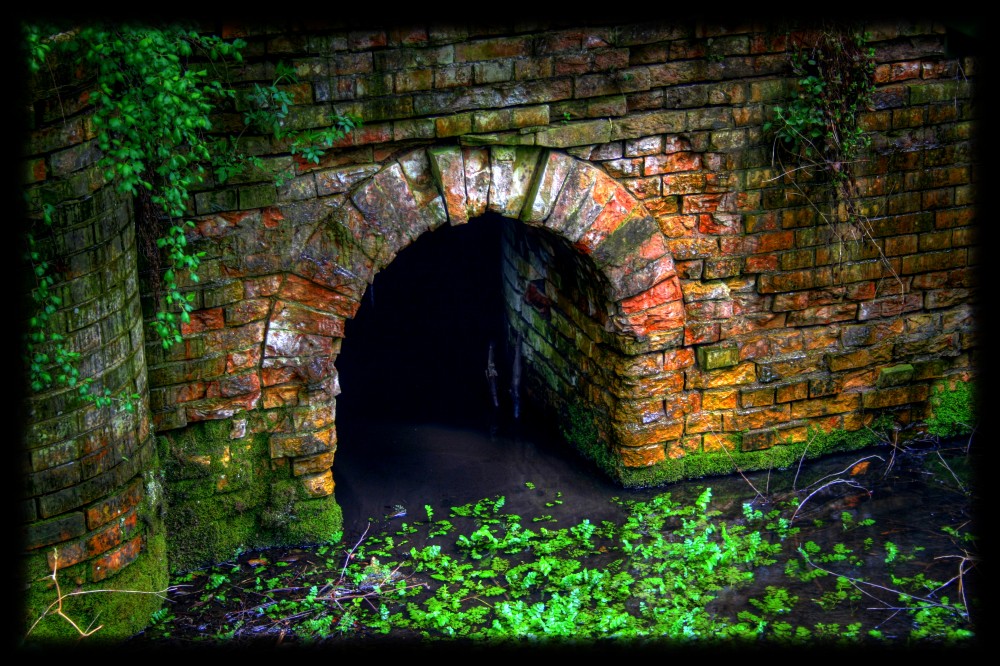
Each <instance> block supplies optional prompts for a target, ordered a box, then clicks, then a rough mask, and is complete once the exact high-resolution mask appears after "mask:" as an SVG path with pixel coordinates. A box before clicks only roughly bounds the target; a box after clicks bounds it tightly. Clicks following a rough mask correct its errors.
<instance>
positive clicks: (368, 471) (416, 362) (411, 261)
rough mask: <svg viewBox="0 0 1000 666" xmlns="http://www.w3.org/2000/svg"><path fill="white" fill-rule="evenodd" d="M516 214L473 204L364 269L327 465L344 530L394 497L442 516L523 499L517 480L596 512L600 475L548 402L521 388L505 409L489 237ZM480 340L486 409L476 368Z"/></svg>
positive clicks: (505, 362)
mask: <svg viewBox="0 0 1000 666" xmlns="http://www.w3.org/2000/svg"><path fill="white" fill-rule="evenodd" d="M518 224H520V223H519V222H516V221H512V220H509V219H507V218H503V217H500V216H496V215H486V216H483V217H480V218H476V219H474V220H472V221H470V222H469V223H468V224H465V225H459V226H454V227H450V226H446V227H441V228H439V229H437V230H435V231H433V232H430V233H426V234H424V235H423V236H421V237H420V238H418V239H417V240H416V241H415V242H414V243H413V244H412V245H410V246H408V247H407V248H405V249H403V250H401V251H400V253H399V254H398V255H397V256H396V258H395V259H394V260H393V261H392V263H391V264H390V265H389V266H387V267H386V268H385V269H384V270H382V271H381V272H380V273H379V274H378V275H377V276H376V277H375V280H374V282H373V284H372V285H370V286H369V288H368V290H367V291H366V293H365V297H364V299H363V301H362V305H361V307H360V308H359V310H358V313H357V315H356V316H355V317H354V319H352V320H350V321H348V322H347V326H346V330H345V337H344V342H343V347H342V349H341V351H340V354H339V355H338V357H337V360H336V366H337V369H338V372H339V381H340V386H341V393H340V395H339V396H338V397H337V415H336V419H337V439H338V443H337V452H336V455H335V458H334V464H333V473H334V480H335V484H336V485H335V491H334V492H335V495H336V498H337V503H338V504H339V505H340V506H341V508H342V510H343V514H344V532H345V538H346V539H348V540H352V539H355V538H358V537H359V536H360V535H362V534H363V533H365V531H366V530H367V529H368V523H369V521H370V520H374V521H379V520H383V521H387V520H388V519H387V516H389V515H391V514H392V513H394V512H395V508H394V507H395V506H396V505H401V506H404V507H405V508H406V510H407V511H408V512H409V515H410V519H413V520H419V519H422V518H423V517H424V515H425V514H424V508H423V507H424V505H428V506H431V507H432V508H433V511H435V513H436V514H437V515H447V513H448V510H449V508H450V507H452V506H457V505H459V504H464V503H467V502H474V501H477V500H479V499H482V498H484V497H491V496H494V495H497V494H505V495H506V496H507V497H508V501H509V502H510V506H512V507H517V506H521V505H522V504H523V505H524V507H525V510H527V506H528V504H525V503H526V502H530V501H532V499H531V497H532V496H531V495H529V494H528V489H527V487H526V484H525V482H526V481H534V482H544V483H546V484H551V486H552V487H554V488H559V489H560V490H561V491H565V492H566V493H567V496H573V497H575V498H576V501H577V503H578V505H579V506H580V508H581V509H582V510H588V511H591V512H593V513H594V515H600V514H601V512H602V511H607V507H606V506H604V505H605V504H606V503H607V500H606V498H607V497H608V496H609V494H610V493H612V492H613V490H614V487H613V485H612V484H611V482H610V481H609V480H608V479H607V478H605V477H604V476H603V475H601V474H599V473H598V472H597V470H596V468H594V467H593V466H592V464H591V463H590V462H589V461H587V460H585V459H583V458H582V457H581V456H579V455H578V454H577V453H576V452H575V451H574V450H572V449H571V448H570V447H568V446H567V445H566V444H565V442H564V441H563V440H562V439H561V437H560V435H559V433H558V430H557V425H556V419H555V418H554V417H553V414H552V413H551V409H547V408H545V407H543V406H541V405H533V404H531V402H530V401H529V399H528V397H527V395H524V397H522V399H521V404H520V407H521V408H520V414H519V417H518V418H515V417H514V409H513V403H514V401H513V399H512V397H511V394H510V388H511V377H512V374H513V371H512V363H513V357H514V354H513V349H512V348H511V347H510V346H509V340H508V335H507V327H508V321H507V319H506V317H507V314H506V313H507V310H506V308H505V304H504V298H505V297H504V289H503V279H504V277H503V261H504V260H503V255H502V245H503V242H504V240H503V239H504V236H505V232H509V231H510V229H509V228H507V227H508V226H509V225H518ZM507 235H508V236H509V234H507ZM491 342H492V343H493V345H494V360H495V365H496V371H497V380H496V381H497V399H498V403H499V406H498V407H494V403H493V400H492V396H491V391H490V386H489V381H488V380H487V376H486V370H487V361H488V357H489V348H490V343H491ZM524 371H525V372H528V368H524ZM536 499H537V498H536Z"/></svg>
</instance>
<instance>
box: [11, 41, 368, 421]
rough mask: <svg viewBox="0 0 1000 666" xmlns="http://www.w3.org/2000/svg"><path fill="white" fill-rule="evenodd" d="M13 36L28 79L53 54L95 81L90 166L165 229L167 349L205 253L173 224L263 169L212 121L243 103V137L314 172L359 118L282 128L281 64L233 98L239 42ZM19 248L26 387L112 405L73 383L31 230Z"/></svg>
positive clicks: (188, 308)
mask: <svg viewBox="0 0 1000 666" xmlns="http://www.w3.org/2000/svg"><path fill="white" fill-rule="evenodd" d="M22 38H23V46H24V49H25V56H26V60H27V67H28V69H29V71H31V72H33V73H37V72H40V71H41V70H42V69H43V68H44V67H45V66H46V65H47V64H48V63H49V59H50V58H53V57H55V58H58V60H59V61H60V62H62V63H64V64H68V65H69V66H70V67H72V68H73V69H78V70H80V71H83V72H86V73H89V74H91V75H93V77H94V80H93V83H92V85H91V86H90V89H89V92H88V94H89V104H90V105H91V107H92V109H93V115H92V120H91V122H92V126H93V128H94V130H95V131H96V144H97V147H98V148H99V149H100V151H101V157H100V159H99V161H98V166H99V167H100V169H101V170H102V172H103V175H104V177H105V178H106V179H107V180H109V181H112V182H113V183H114V185H115V187H116V189H117V190H118V191H119V192H121V193H123V194H126V195H130V196H136V195H140V194H141V193H145V194H144V196H148V200H149V202H150V203H151V205H152V209H153V210H154V211H155V212H151V213H148V214H152V215H153V216H154V218H155V219H140V220H139V223H140V224H143V225H153V226H159V225H160V220H161V219H163V220H167V222H166V224H165V225H164V226H163V228H164V229H165V232H164V233H163V235H162V236H160V237H159V238H157V239H156V241H155V244H156V246H157V248H159V249H160V250H161V251H162V253H163V254H164V255H165V257H166V259H167V264H166V267H165V271H164V272H163V274H162V276H161V277H160V285H159V287H160V288H156V289H155V290H156V291H157V292H161V294H162V297H163V304H164V308H163V309H162V310H160V311H159V312H157V313H156V314H155V317H154V318H153V320H152V323H151V325H152V329H153V331H154V332H155V333H156V334H157V336H158V338H159V339H160V341H161V344H162V346H163V347H164V348H165V349H168V348H170V347H171V346H172V345H174V344H176V343H178V342H180V341H181V325H182V324H185V323H188V322H189V321H190V313H191V312H192V310H193V308H194V306H193V299H194V296H193V294H190V293H188V294H185V293H183V292H182V291H181V286H180V280H181V276H182V275H186V276H187V278H188V279H189V280H190V282H192V283H197V282H198V281H199V277H198V268H199V266H200V263H201V258H202V257H203V256H204V253H203V252H198V251H194V250H193V249H192V248H191V246H190V245H189V243H188V241H187V232H188V230H189V229H191V228H192V227H193V226H194V224H193V222H191V221H190V220H187V221H184V220H183V219H182V218H183V217H184V216H185V215H186V214H188V212H189V210H190V209H191V203H190V202H191V190H192V188H195V187H198V186H201V185H203V184H204V183H205V179H206V177H207V176H208V175H210V174H214V175H215V177H216V178H217V179H218V181H219V182H225V181H226V180H227V179H229V178H232V177H233V176H235V175H237V174H239V173H242V172H244V171H246V170H248V169H251V168H254V169H259V168H262V163H261V161H260V160H259V159H258V158H254V157H250V156H247V155H246V154H244V153H242V152H241V151H240V150H239V149H238V140H237V138H234V137H227V138H225V139H220V138H218V136H217V135H213V134H212V131H213V129H214V128H213V124H212V120H211V115H212V114H213V113H215V112H216V111H218V110H219V109H220V108H223V107H224V105H227V104H237V103H244V104H245V108H246V112H245V120H246V122H247V126H248V128H249V127H251V126H253V127H254V128H257V129H261V130H264V131H266V132H267V133H271V134H273V135H274V136H275V138H278V139H287V140H288V141H289V142H290V147H289V150H290V152H291V153H292V154H293V155H300V156H301V157H302V158H303V159H305V160H307V161H310V162H313V163H318V162H319V161H320V158H321V156H322V154H323V152H324V151H325V150H326V149H328V148H330V147H332V146H333V145H334V143H335V142H336V141H337V140H339V139H341V138H343V137H344V136H345V135H346V134H347V133H348V132H350V131H351V130H353V129H355V128H356V127H358V126H359V125H360V119H359V118H356V117H353V116H348V117H339V116H338V117H335V118H332V119H331V120H330V124H329V126H328V127H325V128H315V129H310V130H307V131H302V132H296V133H291V132H289V131H287V130H286V129H285V127H284V123H285V119H286V117H287V115H288V113H289V107H290V105H291V104H292V99H291V97H290V95H289V94H288V93H287V92H286V91H285V90H283V89H281V88H280V85H281V84H286V83H295V82H296V81H297V79H296V78H295V74H294V71H293V70H291V69H290V68H288V67H286V66H284V65H281V64H280V63H279V67H278V71H277V78H276V79H275V81H274V82H273V83H272V84H271V85H269V86H262V85H260V84H254V87H253V88H252V90H251V91H250V92H249V93H248V94H247V96H246V97H245V98H244V99H239V98H238V95H237V92H236V90H235V89H234V88H233V87H232V85H230V83H229V82H228V80H227V73H228V68H229V67H230V66H231V65H232V64H234V63H240V62H242V49H243V48H244V47H245V46H246V43H245V42H244V41H243V40H241V39H234V40H232V41H226V40H224V39H222V38H220V37H218V36H215V35H210V34H204V33H201V32H198V31H196V30H194V29H190V28H188V27H185V26H184V25H181V24H176V25H170V24H168V25H156V26H152V25H143V24H140V23H125V24H105V23H92V24H84V25H76V26H73V27H71V28H70V29H67V30H60V29H59V27H56V26H51V25H43V24H40V23H39V24H31V23H29V24H23V25H22ZM274 178H275V180H276V181H280V180H281V179H282V178H284V176H283V175H280V174H274ZM38 212H39V214H40V217H41V218H42V219H43V220H44V221H45V224H46V226H47V227H50V226H51V223H52V217H53V214H54V213H55V212H56V211H55V206H53V205H52V204H44V205H43V206H42V208H41V210H40V211H38ZM27 240H28V260H29V262H30V265H31V268H32V272H33V275H34V277H35V287H34V289H33V292H32V297H33V299H34V302H35V305H36V313H35V315H34V316H33V317H32V318H31V320H30V322H29V330H28V336H27V338H28V339H27V348H26V357H27V358H26V360H27V364H28V367H29V385H30V387H31V389H32V390H33V391H42V390H46V389H49V388H51V387H53V386H60V387H63V386H65V387H69V388H78V390H79V394H80V396H81V397H83V398H85V399H88V400H91V401H93V402H95V403H97V404H98V405H99V406H105V405H108V404H111V403H112V402H114V401H115V400H116V399H112V398H111V396H110V393H109V392H108V391H104V392H103V393H101V392H97V393H91V391H90V384H91V382H92V380H90V379H87V380H81V379H80V377H79V372H78V370H77V369H76V367H75V363H76V362H77V361H78V360H79V355H78V354H76V353H75V352H73V351H71V350H70V349H69V348H68V347H67V346H66V344H65V340H64V339H63V338H62V337H61V336H60V335H59V334H58V333H56V332H53V331H52V330H51V329H52V321H51V315H52V314H53V313H55V312H56V311H57V310H58V309H59V307H60V306H61V305H62V302H61V299H60V298H59V296H58V295H57V294H56V293H55V291H54V289H53V285H54V277H53V275H52V265H51V264H52V262H51V260H50V259H49V260H47V259H45V258H44V257H42V254H41V252H40V251H39V249H38V247H37V243H36V239H35V237H34V235H33V234H32V233H29V234H28V239H27ZM136 398H137V396H131V395H123V396H121V397H120V398H118V399H117V401H119V402H121V403H122V404H123V405H124V406H125V408H126V409H132V408H133V406H134V401H135V399H136Z"/></svg>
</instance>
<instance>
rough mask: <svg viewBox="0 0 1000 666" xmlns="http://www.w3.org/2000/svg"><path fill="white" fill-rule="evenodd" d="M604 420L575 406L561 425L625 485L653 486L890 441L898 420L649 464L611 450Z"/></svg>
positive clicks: (579, 446) (573, 442)
mask: <svg viewBox="0 0 1000 666" xmlns="http://www.w3.org/2000/svg"><path fill="white" fill-rule="evenodd" d="M598 422H599V417H598V416H597V415H596V414H595V413H594V412H593V411H592V410H590V409H588V408H586V407H582V406H579V405H572V406H570V407H568V408H567V409H566V410H565V416H564V418H563V420H562V423H561V426H560V427H561V430H562V434H563V437H564V438H565V439H566V441H567V442H569V443H570V444H571V445H573V446H574V447H575V448H576V449H577V450H578V451H580V453H581V454H582V455H583V456H584V457H586V458H588V459H590V460H592V461H594V462H595V463H596V464H597V465H598V467H599V468H600V469H601V470H602V471H603V472H604V473H605V474H607V475H608V476H609V477H610V478H611V479H612V480H614V481H615V482H616V483H619V484H621V485H622V486H623V487H625V488H651V487H656V486H661V485H665V484H668V483H674V482H676V481H684V480H689V479H699V478H703V477H708V476H724V475H729V474H733V473H734V472H735V471H737V470H740V471H744V472H751V471H757V470H767V469H787V468H789V467H791V466H792V465H795V464H797V463H798V462H799V461H800V460H802V459H803V458H806V459H812V458H818V457H820V456H823V455H827V454H832V453H843V452H847V451H854V450H858V449H863V448H868V447H872V446H877V445H880V444H885V443H887V442H889V441H890V438H889V436H888V432H889V431H890V430H892V429H893V422H892V418H891V417H890V416H889V415H887V414H885V415H882V416H880V417H878V418H876V419H875V420H874V421H873V422H872V423H871V424H870V425H869V426H868V427H867V428H863V429H860V430H854V431H847V430H844V429H837V430H832V431H829V432H824V431H823V430H820V429H819V428H815V427H814V428H810V430H809V436H808V438H807V439H806V441H804V442H794V443H793V442H778V443H777V444H775V445H774V446H772V447H770V448H767V449H760V450H756V451H730V452H728V453H727V452H725V451H710V452H702V453H692V454H688V455H686V456H684V457H683V458H676V459H667V460H664V461H662V462H659V463H656V464H655V465H650V466H648V467H640V468H633V467H625V466H624V465H623V464H622V463H621V461H620V460H618V459H617V458H616V457H615V456H614V454H613V453H611V452H610V450H609V449H608V446H607V445H606V443H605V442H604V441H603V438H602V437H601V436H600V434H599V431H598V428H597V423H598Z"/></svg>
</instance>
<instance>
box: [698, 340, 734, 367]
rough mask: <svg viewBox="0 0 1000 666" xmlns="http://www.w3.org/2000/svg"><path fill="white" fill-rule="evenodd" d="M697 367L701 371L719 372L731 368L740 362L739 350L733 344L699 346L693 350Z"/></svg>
mask: <svg viewBox="0 0 1000 666" xmlns="http://www.w3.org/2000/svg"><path fill="white" fill-rule="evenodd" d="M695 353H696V355H697V358H698V367H699V368H701V369H702V370H706V371H707V370H719V369H721V368H731V367H733V366H735V365H736V364H738V363H739V362H740V350H739V347H738V346H737V345H734V344H728V343H727V344H722V345H716V346H711V347H709V346H704V345H702V346H699V347H697V348H696V349H695Z"/></svg>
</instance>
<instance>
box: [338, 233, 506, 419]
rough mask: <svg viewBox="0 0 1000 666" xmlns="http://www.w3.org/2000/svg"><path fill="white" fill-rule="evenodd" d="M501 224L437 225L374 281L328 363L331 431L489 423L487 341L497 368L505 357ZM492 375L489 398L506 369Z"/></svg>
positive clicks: (403, 251)
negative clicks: (357, 426)
mask: <svg viewBox="0 0 1000 666" xmlns="http://www.w3.org/2000/svg"><path fill="white" fill-rule="evenodd" d="M504 223H505V220H504V218H501V217H498V216H493V215H491V216H484V217H482V218H478V219H476V220H473V221H472V222H470V223H468V224H463V225H457V226H443V227H441V228H439V229H437V230H435V231H433V232H430V233H427V234H424V235H423V236H421V237H420V238H418V239H417V240H416V241H415V242H414V243H413V244H412V245H410V246H408V247H406V248H404V249H403V250H401V251H400V252H399V254H398V255H397V256H396V258H395V259H393V261H392V262H391V263H390V264H389V266H387V267H386V268H385V269H384V270H382V271H381V272H379V273H378V275H376V276H375V280H374V282H373V283H372V284H371V285H369V286H368V289H367V290H366V292H365V295H364V298H363V300H362V303H361V307H360V308H359V310H358V313H357V315H356V316H355V317H354V318H353V319H351V320H349V321H348V322H347V325H346V329H345V336H344V342H343V347H342V349H341V352H340V354H339V356H338V358H337V361H336V365H337V370H338V372H339V381H340V386H341V391H342V393H341V395H340V396H339V397H338V399H337V424H338V428H345V427H346V428H350V426H351V425H352V423H354V422H356V421H357V420H358V419H364V420H387V421H398V420H406V421H410V420H418V421H425V422H444V423H462V424H465V425H479V424H482V423H483V422H484V421H485V420H486V419H490V418H494V417H495V416H496V415H495V414H494V409H493V402H492V399H491V393H490V388H489V383H488V381H487V377H486V368H487V360H488V356H489V348H490V344H491V343H492V344H493V346H494V357H495V359H496V360H495V363H496V364H497V366H501V365H504V364H505V363H506V360H505V359H506V357H507V356H508V354H507V352H506V345H507V343H506V340H505V325H506V324H505V316H504V302H503V295H502V273H501V250H500V242H501V231H502V226H503V224H504ZM498 375H499V376H498V378H497V379H498V384H497V386H498V397H499V394H500V393H502V388H501V384H500V383H499V382H500V381H502V380H503V378H504V377H507V376H508V375H509V368H506V367H504V368H501V367H498ZM501 405H504V403H501Z"/></svg>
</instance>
